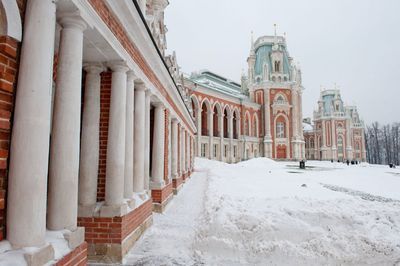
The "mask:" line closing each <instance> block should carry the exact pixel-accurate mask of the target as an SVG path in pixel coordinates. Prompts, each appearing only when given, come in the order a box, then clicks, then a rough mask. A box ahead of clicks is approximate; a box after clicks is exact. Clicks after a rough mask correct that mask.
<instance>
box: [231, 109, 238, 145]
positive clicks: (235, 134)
mask: <svg viewBox="0 0 400 266" xmlns="http://www.w3.org/2000/svg"><path fill="white" fill-rule="evenodd" d="M232 122H233V138H234V139H237V138H238V130H237V125H238V115H237V112H233V121H232Z"/></svg>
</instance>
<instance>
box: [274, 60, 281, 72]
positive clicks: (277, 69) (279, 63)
mask: <svg viewBox="0 0 400 266" xmlns="http://www.w3.org/2000/svg"><path fill="white" fill-rule="evenodd" d="M280 65H281V62H279V61H275V72H280V71H281V70H280Z"/></svg>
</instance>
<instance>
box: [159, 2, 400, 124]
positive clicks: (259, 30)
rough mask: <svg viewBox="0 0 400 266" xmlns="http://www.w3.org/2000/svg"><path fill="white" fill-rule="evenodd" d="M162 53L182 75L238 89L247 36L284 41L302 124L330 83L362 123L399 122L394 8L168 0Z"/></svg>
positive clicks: (399, 42)
mask: <svg viewBox="0 0 400 266" xmlns="http://www.w3.org/2000/svg"><path fill="white" fill-rule="evenodd" d="M165 20H166V25H167V27H168V33H167V42H168V50H169V52H171V51H172V50H175V51H176V52H177V58H178V63H179V65H180V66H181V68H182V71H183V72H186V73H191V72H192V71H196V70H200V69H209V70H211V71H214V72H216V73H218V74H220V75H222V76H225V77H227V78H229V79H232V80H235V81H237V82H240V76H241V72H242V69H244V70H245V71H246V73H247V63H246V60H247V57H248V55H249V50H250V32H251V31H254V37H255V39H257V38H258V37H259V36H261V35H273V29H274V27H273V24H274V23H276V24H277V25H278V34H280V35H283V33H284V32H286V33H287V45H288V50H289V54H290V55H291V56H292V57H293V58H294V60H295V62H297V61H298V62H300V66H301V68H302V72H303V85H304V87H305V89H306V90H305V91H304V94H303V116H304V117H308V116H312V111H313V109H314V108H315V107H316V104H317V100H318V96H319V91H320V86H321V85H322V86H323V87H327V88H333V86H334V83H337V85H338V87H339V88H340V89H341V92H342V98H343V99H344V101H345V102H346V103H348V104H356V105H357V106H358V109H359V112H360V114H361V117H362V118H363V119H364V120H365V122H366V123H371V122H372V121H376V120H377V121H379V122H381V123H387V122H394V121H400V85H399V81H398V79H399V78H400V0H323V1H322V0H170V5H169V6H168V7H167V9H166V12H165Z"/></svg>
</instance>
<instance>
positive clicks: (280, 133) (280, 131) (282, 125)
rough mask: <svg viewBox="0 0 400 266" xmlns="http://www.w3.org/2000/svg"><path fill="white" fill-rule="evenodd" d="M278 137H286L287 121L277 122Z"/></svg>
mask: <svg viewBox="0 0 400 266" xmlns="http://www.w3.org/2000/svg"><path fill="white" fill-rule="evenodd" d="M276 137H277V138H284V137H285V123H283V122H278V123H276Z"/></svg>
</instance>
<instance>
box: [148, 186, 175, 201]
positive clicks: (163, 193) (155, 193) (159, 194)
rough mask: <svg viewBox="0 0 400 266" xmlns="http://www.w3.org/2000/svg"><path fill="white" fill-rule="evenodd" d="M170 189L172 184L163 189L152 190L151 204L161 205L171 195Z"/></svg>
mask: <svg viewBox="0 0 400 266" xmlns="http://www.w3.org/2000/svg"><path fill="white" fill-rule="evenodd" d="M172 189H173V186H172V182H170V183H169V184H167V185H166V186H165V187H164V188H163V189H157V190H152V191H151V197H152V198H153V202H157V203H163V202H164V201H165V200H166V199H167V198H168V196H169V195H171V194H172Z"/></svg>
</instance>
